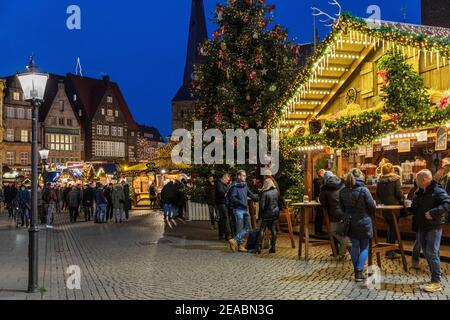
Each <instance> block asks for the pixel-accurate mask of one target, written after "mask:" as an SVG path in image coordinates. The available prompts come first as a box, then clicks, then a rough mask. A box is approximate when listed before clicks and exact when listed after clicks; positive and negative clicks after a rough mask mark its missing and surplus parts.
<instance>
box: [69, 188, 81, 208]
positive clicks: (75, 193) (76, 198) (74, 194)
mask: <svg viewBox="0 0 450 320" xmlns="http://www.w3.org/2000/svg"><path fill="white" fill-rule="evenodd" d="M67 203H68V205H69V207H70V208H76V207H78V206H79V205H80V203H81V192H80V190H78V189H74V190H72V191H70V192H69V194H68V195H67Z"/></svg>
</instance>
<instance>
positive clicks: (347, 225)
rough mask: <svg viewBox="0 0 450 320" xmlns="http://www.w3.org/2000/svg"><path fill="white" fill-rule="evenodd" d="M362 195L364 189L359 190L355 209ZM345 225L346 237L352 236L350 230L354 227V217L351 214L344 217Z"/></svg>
mask: <svg viewBox="0 0 450 320" xmlns="http://www.w3.org/2000/svg"><path fill="white" fill-rule="evenodd" d="M361 193H362V188H361V189H360V190H359V194H358V198H356V201H355V207H356V205H357V204H358V202H359V199H360V198H361ZM343 224H344V230H343V231H344V236H350V229H351V226H352V216H351V215H350V214H346V215H344V220H343Z"/></svg>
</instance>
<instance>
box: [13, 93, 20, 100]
mask: <svg viewBox="0 0 450 320" xmlns="http://www.w3.org/2000/svg"><path fill="white" fill-rule="evenodd" d="M13 100H15V101H19V100H20V93H19V92H17V91H15V92H13Z"/></svg>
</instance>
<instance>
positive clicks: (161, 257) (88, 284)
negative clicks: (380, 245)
mask: <svg viewBox="0 0 450 320" xmlns="http://www.w3.org/2000/svg"><path fill="white" fill-rule="evenodd" d="M39 237H40V242H39V246H40V247H39V253H40V267H39V276H40V280H39V285H40V287H43V288H45V289H46V290H47V292H45V293H44V294H43V295H41V294H27V293H25V291H23V290H24V289H26V287H27V270H28V262H27V245H28V232H27V230H26V229H19V230H16V229H15V228H14V227H13V226H12V223H11V222H10V221H8V219H7V218H6V217H5V215H1V217H0V260H1V263H0V299H41V298H43V299H69V300H73V299H101V300H104V299H298V300H305V299H382V300H391V299H439V300H441V299H449V298H450V286H449V276H448V275H449V271H450V267H449V266H450V265H449V264H447V263H443V265H442V269H443V275H444V277H443V285H444V291H443V292H441V293H435V294H426V293H423V292H421V291H420V289H419V287H420V286H421V285H422V284H424V283H425V282H426V281H427V280H429V274H428V270H427V267H426V264H425V261H422V262H421V264H422V268H423V271H422V272H417V271H410V273H408V274H406V273H404V272H403V270H402V269H401V267H400V263H399V261H391V260H383V268H384V272H383V279H382V284H381V288H380V289H379V290H369V289H368V288H367V287H365V286H364V285H362V284H356V283H355V282H354V281H353V278H352V276H353V275H352V267H351V263H350V261H349V260H347V261H344V262H338V261H336V260H335V259H334V258H332V257H330V249H329V248H328V247H327V246H325V247H315V248H313V249H312V254H311V259H310V261H309V262H305V261H302V260H298V259H297V258H296V253H297V250H296V249H292V248H290V246H289V242H288V241H287V237H286V236H285V235H282V236H280V241H279V244H278V251H277V253H276V254H275V255H272V254H268V253H263V254H262V255H260V256H256V255H253V254H250V253H234V254H233V253H231V252H229V250H228V247H227V246H226V244H225V243H224V242H219V241H216V240H215V237H216V233H215V232H214V231H211V230H209V229H208V223H207V222H187V223H186V224H183V223H180V222H178V223H177V225H176V226H175V225H173V226H170V227H169V226H167V225H165V224H164V221H163V219H162V216H161V215H160V214H159V213H158V212H151V213H149V212H145V211H134V212H132V218H131V219H130V222H128V223H123V224H114V223H108V224H102V225H96V224H93V223H85V222H79V223H76V224H70V223H69V222H68V217H67V214H63V215H58V216H57V217H56V218H55V229H53V230H45V229H44V230H41V231H40V235H39ZM70 265H77V266H79V267H80V270H81V290H69V289H67V286H66V280H67V278H68V277H69V274H66V270H67V268H68V266H70Z"/></svg>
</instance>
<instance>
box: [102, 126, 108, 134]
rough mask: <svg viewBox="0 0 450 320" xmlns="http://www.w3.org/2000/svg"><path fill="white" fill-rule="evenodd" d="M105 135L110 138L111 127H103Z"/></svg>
mask: <svg viewBox="0 0 450 320" xmlns="http://www.w3.org/2000/svg"><path fill="white" fill-rule="evenodd" d="M103 134H104V135H105V136H109V126H103Z"/></svg>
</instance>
